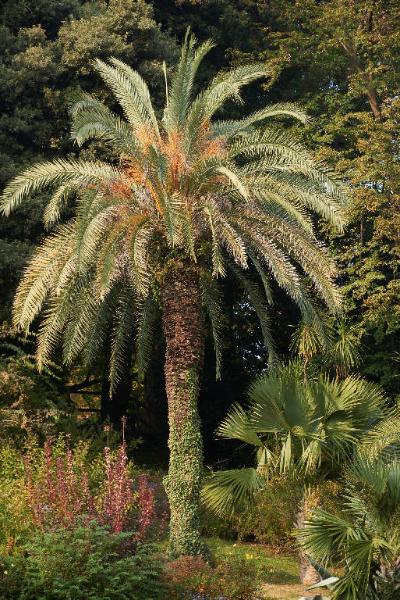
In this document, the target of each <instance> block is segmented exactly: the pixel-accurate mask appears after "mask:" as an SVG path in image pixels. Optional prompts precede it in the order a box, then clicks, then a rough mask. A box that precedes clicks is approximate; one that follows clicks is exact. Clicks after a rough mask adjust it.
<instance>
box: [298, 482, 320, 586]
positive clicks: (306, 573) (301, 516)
mask: <svg viewBox="0 0 400 600" xmlns="http://www.w3.org/2000/svg"><path fill="white" fill-rule="evenodd" d="M307 512H308V509H307V494H306V492H305V493H304V495H303V498H302V500H301V504H300V507H299V510H298V513H297V522H296V526H297V529H303V528H304V522H305V520H306V514H307ZM299 576H300V581H301V583H302V584H303V585H307V586H309V585H314V584H315V583H318V582H319V581H321V577H320V576H319V573H318V571H317V570H316V569H315V568H314V567H313V566H312V564H311V563H310V561H309V559H308V557H307V554H306V553H305V552H304V550H302V549H301V548H300V551H299Z"/></svg>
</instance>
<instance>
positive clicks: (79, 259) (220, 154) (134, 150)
mask: <svg viewBox="0 0 400 600" xmlns="http://www.w3.org/2000/svg"><path fill="white" fill-rule="evenodd" d="M211 48H212V44H211V43H210V42H205V43H204V44H202V45H200V46H198V47H197V46H196V42H195V39H194V37H193V36H191V35H190V34H189V33H188V34H187V36H186V38H185V41H184V43H183V45H182V50H181V56H180V60H179V62H178V64H177V66H176V68H175V71H174V74H173V77H172V80H171V81H170V82H169V85H168V84H167V85H166V87H167V100H166V107H165V110H164V115H163V118H162V119H161V120H160V121H159V120H158V118H157V114H156V111H155V110H154V108H153V106H152V103H151V99H150V94H149V90H148V88H147V85H146V83H145V82H144V81H143V79H142V78H141V76H140V75H139V74H138V73H137V72H136V71H133V70H132V69H131V68H130V67H129V66H127V65H126V64H124V63H122V62H120V61H119V60H116V59H110V61H109V63H105V62H102V61H100V60H97V61H96V64H95V66H96V69H97V71H98V73H99V74H100V76H101V77H102V79H103V80H104V82H105V84H106V85H107V86H108V87H109V88H110V89H111V91H112V92H113V94H114V96H115V99H116V100H117V102H118V103H119V105H120V107H121V109H122V112H123V115H124V118H122V117H120V116H118V115H116V114H114V113H113V112H111V111H110V110H109V109H108V108H107V107H106V106H105V105H104V104H103V103H101V102H100V101H98V100H97V99H95V98H93V97H91V96H88V95H83V96H82V98H81V99H80V100H79V101H78V102H77V103H76V104H75V105H74V107H73V108H72V111H71V115H72V137H73V139H74V140H75V142H76V143H77V144H78V145H79V146H81V145H83V144H84V143H85V142H87V141H88V140H93V139H95V140H101V141H103V142H105V143H106V144H107V145H108V146H109V147H110V148H111V149H112V151H113V153H114V155H115V156H116V157H117V158H116V160H115V161H114V162H112V161H111V162H104V161H95V160H84V159H65V158H60V159H57V160H54V161H51V162H45V163H41V164H37V165H35V166H33V167H31V168H29V169H27V170H26V171H24V172H23V173H22V174H21V175H19V176H17V177H16V178H15V179H14V180H13V181H11V182H10V183H9V184H8V185H7V187H6V189H5V190H4V192H3V204H2V207H3V213H4V214H5V215H8V214H9V213H10V211H11V210H13V209H14V208H16V207H17V206H18V205H19V204H20V203H21V202H22V201H23V200H25V199H26V198H28V197H30V196H33V195H34V194H36V193H38V192H40V191H41V190H43V189H47V188H50V187H54V188H55V192H54V194H53V195H52V197H51V199H50V200H49V202H48V204H47V207H46V209H45V213H44V220H45V223H46V224H47V225H48V226H52V225H53V224H55V223H56V222H57V221H59V220H60V217H61V216H62V214H63V210H64V207H65V206H66V205H67V203H68V202H69V201H70V200H71V199H73V198H75V199H76V205H75V216H74V218H72V219H70V220H68V221H67V222H65V223H63V224H61V225H59V226H58V227H57V229H56V230H55V232H54V233H52V234H50V235H49V236H48V237H47V239H46V240H45V241H44V243H43V245H42V246H41V247H40V248H39V249H38V250H37V252H36V254H35V255H34V256H33V258H32V260H31V262H30V263H29V265H28V267H27V269H26V272H25V275H24V277H23V279H22V281H21V284H20V286H19V289H18V292H17V295H16V298H15V305H14V321H15V323H16V324H18V326H19V327H21V328H22V329H25V330H27V329H28V328H29V327H30V325H31V324H32V322H33V321H34V319H35V318H36V316H37V315H38V314H39V312H40V311H41V310H42V309H43V308H44V319H43V320H42V322H41V325H40V330H39V344H38V351H37V360H38V363H39V365H43V364H45V363H46V362H47V361H48V360H49V357H50V355H51V354H52V352H53V350H54V348H55V347H57V345H58V344H59V342H60V341H61V339H62V340H63V352H64V359H65V361H66V362H67V363H68V362H71V361H72V360H74V359H75V358H76V357H77V356H78V355H79V354H82V353H83V355H84V356H85V357H86V358H87V360H88V361H89V362H90V360H93V358H94V357H95V356H96V353H97V352H98V351H99V347H100V345H101V344H100V342H101V340H102V339H103V334H104V331H105V330H106V323H108V322H109V319H110V318H113V319H114V333H113V335H112V342H111V344H112V348H111V359H110V373H111V374H110V378H111V387H113V386H114V385H115V382H116V381H117V380H118V373H119V371H120V366H121V363H122V362H123V357H124V353H126V352H127V345H128V343H129V342H127V339H129V335H128V333H129V334H131V332H132V331H133V330H135V329H138V334H137V337H138V340H139V342H140V344H139V353H140V356H141V359H140V360H142V359H143V358H145V357H146V355H148V352H149V348H150V347H151V346H150V343H149V334H150V331H151V325H152V324H154V322H155V319H154V314H155V312H156V307H155V304H157V303H158V305H159V306H160V308H161V311H162V323H163V332H164V336H165V340H166V358H165V376H166V391H167V398H168V407H169V449H170V466H169V473H168V476H167V477H166V480H165V486H166V490H167V493H168V497H169V502H170V509H171V523H170V545H171V552H172V554H174V555H178V554H193V553H194V554H196V553H199V552H202V551H203V545H202V542H201V539H200V532H199V494H200V484H201V473H202V439H201V432H200V423H199V417H198V412H197V398H198V390H199V377H200V373H201V368H202V364H203V345H204V323H203V316H204V311H203V307H204V308H205V312H206V314H208V316H209V318H210V321H211V327H212V330H213V333H214V340H215V345H216V354H217V363H218V365H219V358H220V350H219V345H218V340H219V333H220V331H219V330H220V327H219V314H220V308H219V303H218V287H217V280H218V278H219V277H224V276H225V274H226V273H227V270H229V272H230V273H232V274H233V275H234V276H237V278H238V281H239V282H240V284H241V285H242V286H243V287H244V288H245V289H246V291H247V294H248V296H249V300H250V301H251V302H252V303H253V305H254V308H255V310H256V311H257V314H258V316H259V318H260V321H261V326H262V330H263V333H264V338H265V341H266V344H267V346H268V349H269V359H270V362H273V361H274V358H275V354H274V350H273V345H272V340H271V332H270V323H269V319H268V306H267V300H266V298H267V297H269V285H270V278H271V277H272V278H274V279H275V280H276V282H277V284H278V285H279V286H280V287H281V288H283V289H284V290H285V291H286V292H287V293H288V295H289V297H290V298H291V299H292V300H293V301H294V302H296V303H297V304H298V306H299V307H300V309H301V311H302V312H303V313H304V314H307V315H308V316H309V318H310V319H312V318H313V315H314V308H313V303H312V298H313V296H314V295H316V296H317V297H318V298H320V299H321V300H322V301H324V302H325V303H326V304H327V305H328V307H329V308H330V309H331V310H332V311H335V310H337V309H338V307H339V303H340V301H339V294H338V290H337V288H336V287H335V285H334V283H333V279H334V277H335V268H334V265H333V262H332V260H331V258H330V257H329V255H328V252H327V251H326V249H325V248H324V247H323V246H322V244H321V243H320V242H319V241H318V240H317V238H316V236H315V233H314V231H313V224H312V220H311V218H310V215H309V212H310V211H313V212H314V213H317V214H318V215H319V216H320V217H322V218H324V219H326V220H327V221H329V222H330V223H332V224H333V225H334V226H336V227H338V228H341V227H342V225H343V216H342V212H343V211H342V207H343V205H344V204H345V202H346V197H345V194H344V193H343V191H342V190H341V188H340V186H339V185H337V184H335V183H333V182H332V180H331V179H330V177H329V176H328V173H327V171H326V169H325V168H324V167H323V166H321V165H320V164H319V163H317V162H316V161H315V160H314V159H313V158H312V157H311V156H310V155H309V154H308V153H307V151H306V150H305V149H304V148H303V147H302V146H301V144H299V143H298V142H297V141H296V140H295V139H294V138H293V135H292V134H291V133H290V132H286V131H284V130H282V129H279V128H277V127H269V128H266V127H265V126H262V127H257V126H258V125H261V124H263V123H264V122H265V121H267V120H268V119H270V118H272V117H282V116H283V117H292V118H295V119H299V120H300V121H303V122H304V121H306V116H305V114H304V113H303V112H302V111H301V110H300V109H298V108H297V107H296V106H294V105H292V104H280V105H274V106H270V107H267V108H264V109H261V110H259V111H257V112H255V113H253V114H251V115H249V116H247V117H244V118H242V119H238V120H218V119H215V118H214V117H215V114H216V113H217V112H218V111H219V110H220V109H221V108H222V106H223V105H224V104H225V103H226V101H228V100H232V99H233V100H236V101H239V100H240V90H241V88H242V87H243V86H244V85H246V84H249V83H251V82H253V81H255V80H257V79H259V78H262V77H266V76H267V75H268V72H267V69H266V67H265V66H264V65H263V64H251V65H244V66H240V67H237V68H235V69H233V70H231V71H228V72H226V73H220V74H218V75H217V76H216V77H215V78H214V79H213V80H212V81H211V83H210V85H209V86H208V87H207V88H206V89H204V90H202V91H200V92H199V93H198V94H197V95H196V96H195V97H194V80H195V76H196V72H197V70H198V67H199V65H200V63H201V61H202V60H203V58H204V57H205V55H206V54H207V53H208V52H209V50H210V49H211ZM166 83H167V78H166ZM245 270H247V271H248V272H249V273H250V276H249V275H246V274H245V273H244V272H243V271H245ZM253 275H258V276H259V278H260V280H261V283H262V287H261V288H260V287H258V285H257V283H256V281H255V280H254V278H253ZM264 290H265V292H266V293H267V296H266V295H265V294H264ZM263 294H264V295H263ZM144 362H145V360H144Z"/></svg>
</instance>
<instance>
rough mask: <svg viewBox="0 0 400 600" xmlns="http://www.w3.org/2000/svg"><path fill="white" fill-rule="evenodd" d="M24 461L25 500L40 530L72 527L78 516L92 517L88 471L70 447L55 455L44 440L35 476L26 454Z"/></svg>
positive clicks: (92, 500)
mask: <svg viewBox="0 0 400 600" xmlns="http://www.w3.org/2000/svg"><path fill="white" fill-rule="evenodd" d="M24 463H25V474H26V489H27V492H28V503H29V506H30V508H31V511H32V516H33V520H34V522H35V524H36V525H37V526H38V527H39V528H40V529H42V530H51V529H59V528H64V527H73V526H76V525H77V523H78V520H80V519H81V518H82V516H85V517H86V518H87V519H88V520H91V519H94V518H95V508H94V498H93V497H92V494H91V492H90V489H89V477H88V474H87V472H86V471H85V468H84V465H83V464H82V463H81V464H79V462H78V461H77V459H76V457H75V455H74V453H73V452H72V450H70V449H67V451H66V453H65V455H64V456H57V455H56V453H55V452H54V448H53V445H52V443H51V442H50V441H47V442H46V443H45V447H44V461H43V465H42V468H41V469H39V473H37V474H36V477H35V476H34V473H33V469H32V464H31V461H30V459H29V457H27V458H25V460H24Z"/></svg>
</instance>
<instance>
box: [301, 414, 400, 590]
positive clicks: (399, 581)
mask: <svg viewBox="0 0 400 600" xmlns="http://www.w3.org/2000/svg"><path fill="white" fill-rule="evenodd" d="M397 419H399V415H397ZM398 422H399V421H398ZM397 442H398V443H400V436H399V437H398V438H397ZM346 480H347V486H346V493H345V496H344V507H343V512H342V514H341V515H337V514H336V515H335V514H332V513H329V512H326V511H324V510H321V509H316V510H315V511H314V512H313V514H312V516H311V518H310V519H309V520H307V521H306V523H305V527H304V529H302V530H300V531H299V532H298V537H299V540H300V542H301V544H302V546H303V547H304V548H305V550H306V551H307V552H309V553H310V554H311V555H312V556H313V558H314V559H315V560H317V561H320V562H321V563H323V564H330V565H334V566H337V567H341V568H342V570H343V572H344V574H343V576H342V577H339V578H335V579H336V581H335V579H331V578H330V579H331V581H333V583H332V585H331V586H330V587H331V589H332V590H333V598H334V599H335V600H364V599H367V600H396V598H398V597H399V593H400V462H399V460H398V459H397V460H396V459H392V460H390V461H385V460H382V459H381V458H378V459H375V460H371V459H368V458H365V457H358V458H357V460H356V461H355V462H354V464H353V465H352V466H351V469H350V470H349V472H348V473H347V476H346ZM322 583H324V582H321V585H322Z"/></svg>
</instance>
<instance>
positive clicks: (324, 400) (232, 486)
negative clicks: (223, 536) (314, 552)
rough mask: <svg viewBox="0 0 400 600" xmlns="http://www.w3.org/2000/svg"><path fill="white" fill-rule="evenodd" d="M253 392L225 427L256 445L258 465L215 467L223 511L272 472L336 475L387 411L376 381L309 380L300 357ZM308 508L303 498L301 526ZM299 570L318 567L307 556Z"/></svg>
mask: <svg viewBox="0 0 400 600" xmlns="http://www.w3.org/2000/svg"><path fill="white" fill-rule="evenodd" d="M249 399H250V405H249V409H248V410H244V409H243V408H242V407H241V406H239V405H236V406H234V407H233V408H232V409H231V411H230V412H229V414H228V416H227V417H226V419H225V420H224V421H223V422H222V424H221V425H220V427H219V429H218V434H219V436H221V437H223V438H228V439H237V440H240V441H242V442H245V443H246V444H249V445H251V446H253V447H254V449H255V452H256V466H255V467H254V468H247V469H236V470H228V471H219V472H216V473H214V474H213V475H212V476H211V477H210V478H209V480H208V482H207V483H206V485H205V486H204V488H203V499H204V501H205V503H206V504H207V505H208V506H209V507H210V508H211V509H212V510H213V511H215V512H217V513H218V514H220V515H227V514H232V513H233V512H235V511H237V510H240V509H243V507H244V506H245V505H246V504H247V503H249V502H250V501H252V500H255V499H256V495H257V493H258V492H259V491H261V490H262V489H264V488H265V487H266V486H267V485H268V475H269V474H270V473H271V472H276V471H278V472H279V473H282V474H283V473H284V474H286V475H289V476H292V475H293V476H296V477H300V478H301V479H302V480H303V481H304V483H306V484H307V485H310V484H312V482H313V481H314V480H315V478H316V477H318V480H320V479H321V478H323V477H332V476H333V475H335V474H337V472H338V470H339V467H340V466H341V465H342V464H343V463H344V462H345V461H346V460H349V459H350V458H351V456H352V455H353V454H354V448H355V446H356V443H357V442H358V441H359V440H360V439H362V437H363V435H364V434H365V433H366V432H368V431H369V430H370V428H371V427H372V426H373V425H374V424H375V423H377V422H379V421H380V420H382V419H383V418H384V416H385V398H384V396H383V394H382V392H381V390H380V389H379V387H377V386H375V385H374V384H371V383H369V382H367V381H364V380H362V379H359V378H356V377H353V376H350V377H347V378H346V379H344V380H343V381H338V380H331V379H328V378H327V377H325V376H323V375H320V376H319V377H318V378H316V379H309V380H305V379H304V378H302V377H301V370H300V366H299V365H297V364H291V365H288V366H286V367H281V368H279V369H277V370H276V372H275V373H274V374H272V375H266V376H263V377H262V378H261V379H259V380H258V381H257V382H256V383H255V384H254V385H253V386H252V387H251V389H250V392H249ZM304 509H305V506H304V503H303V505H302V506H301V507H299V514H298V525H299V526H301V525H302V522H303V521H304ZM301 558H302V559H304V558H305V557H303V556H302V557H301ZM300 574H301V577H302V579H303V580H304V581H305V582H306V583H311V581H310V579H311V580H312V578H313V575H314V574H313V570H312V569H310V568H309V563H308V562H307V561H306V560H302V561H301V573H300ZM306 580H308V581H306Z"/></svg>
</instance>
